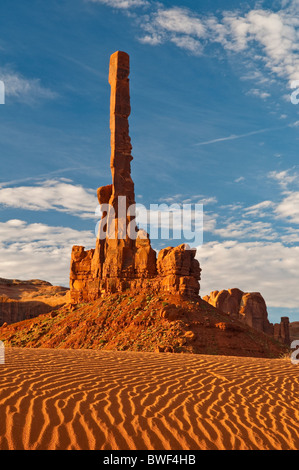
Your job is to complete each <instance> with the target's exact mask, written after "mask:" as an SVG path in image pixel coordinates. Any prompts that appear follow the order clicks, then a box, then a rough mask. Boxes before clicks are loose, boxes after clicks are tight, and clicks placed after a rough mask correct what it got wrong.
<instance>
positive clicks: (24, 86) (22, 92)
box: [0, 68, 58, 104]
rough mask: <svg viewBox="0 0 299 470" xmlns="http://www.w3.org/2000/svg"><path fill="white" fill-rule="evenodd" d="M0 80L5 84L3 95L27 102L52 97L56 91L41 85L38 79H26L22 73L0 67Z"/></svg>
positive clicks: (30, 102)
mask: <svg viewBox="0 0 299 470" xmlns="http://www.w3.org/2000/svg"><path fill="white" fill-rule="evenodd" d="M0 80H2V81H3V82H4V85H5V96H6V97H8V98H10V97H12V98H13V99H15V100H17V101H21V102H24V103H27V104H34V103H36V102H37V101H38V100H40V99H54V98H56V97H57V96H58V95H57V93H56V92H54V91H52V90H50V89H48V88H45V87H43V86H42V85H41V83H40V80H39V79H27V78H24V77H23V76H22V75H20V74H18V73H16V72H13V71H11V70H8V69H6V68H2V69H0Z"/></svg>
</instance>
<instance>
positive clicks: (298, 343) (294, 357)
mask: <svg viewBox="0 0 299 470" xmlns="http://www.w3.org/2000/svg"><path fill="white" fill-rule="evenodd" d="M298 346H299V340H295V341H292V344H291V349H295V351H293V352H292V354H291V362H292V364H295V365H298V364H299V359H298V356H299V348H298Z"/></svg>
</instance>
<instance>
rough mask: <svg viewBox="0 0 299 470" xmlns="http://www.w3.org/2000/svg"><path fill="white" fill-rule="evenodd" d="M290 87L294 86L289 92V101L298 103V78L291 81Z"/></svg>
mask: <svg viewBox="0 0 299 470" xmlns="http://www.w3.org/2000/svg"><path fill="white" fill-rule="evenodd" d="M291 88H292V89H294V88H296V89H295V90H294V91H293V93H292V94H291V103H292V104H298V103H299V80H293V81H292V82H291Z"/></svg>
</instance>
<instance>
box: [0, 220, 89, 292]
mask: <svg viewBox="0 0 299 470" xmlns="http://www.w3.org/2000/svg"><path fill="white" fill-rule="evenodd" d="M73 245H85V246H86V247H87V248H90V247H91V248H94V245H95V236H94V234H93V233H92V232H89V231H79V230H74V229H71V228H67V227H51V226H48V225H45V224H29V223H27V222H25V221H23V220H19V219H13V220H8V221H7V222H0V259H1V273H0V276H1V277H4V278H8V279H16V278H18V279H25V280H26V279H43V280H46V281H49V282H51V283H52V284H57V285H65V286H67V285H68V282H69V270H70V259H71V251H72V246H73Z"/></svg>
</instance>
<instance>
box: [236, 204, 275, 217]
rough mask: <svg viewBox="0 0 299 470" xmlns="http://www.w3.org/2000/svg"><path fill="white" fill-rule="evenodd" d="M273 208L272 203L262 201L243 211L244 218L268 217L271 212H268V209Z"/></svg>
mask: <svg viewBox="0 0 299 470" xmlns="http://www.w3.org/2000/svg"><path fill="white" fill-rule="evenodd" d="M274 207H275V204H274V202H272V201H262V202H259V203H258V204H254V205H253V206H250V207H247V208H245V209H244V212H245V213H246V216H249V215H253V216H259V217H264V216H265V215H269V213H272V211H270V212H269V210H270V209H273V208H274Z"/></svg>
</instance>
